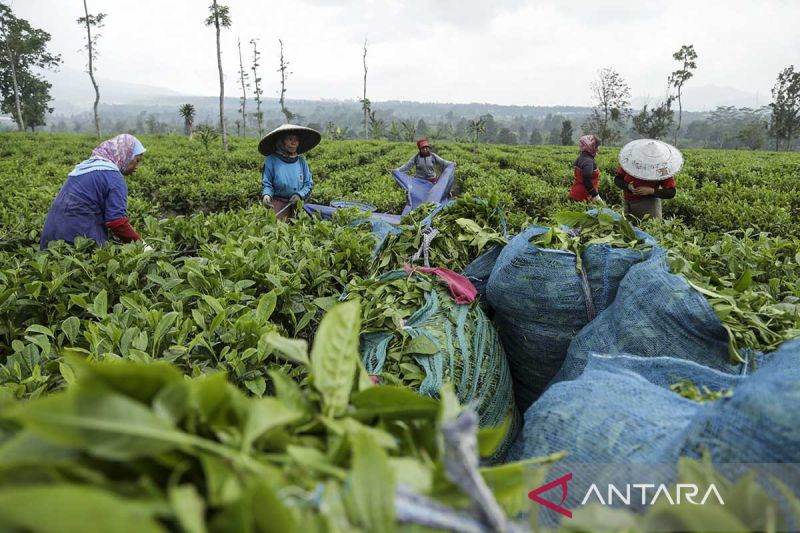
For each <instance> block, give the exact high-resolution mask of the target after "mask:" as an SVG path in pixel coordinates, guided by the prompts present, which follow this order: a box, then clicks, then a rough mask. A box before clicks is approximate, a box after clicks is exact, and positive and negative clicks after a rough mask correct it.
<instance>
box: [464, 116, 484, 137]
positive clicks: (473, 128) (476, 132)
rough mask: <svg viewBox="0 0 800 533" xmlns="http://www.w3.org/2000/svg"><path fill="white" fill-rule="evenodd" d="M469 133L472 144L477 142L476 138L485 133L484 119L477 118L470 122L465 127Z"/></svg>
mask: <svg viewBox="0 0 800 533" xmlns="http://www.w3.org/2000/svg"><path fill="white" fill-rule="evenodd" d="M467 127H468V129H469V132H470V133H471V134H472V142H474V143H476V142H478V137H479V136H481V135H483V134H484V133H486V119H485V118H483V117H479V118H478V119H476V120H470V121H469V125H468V126H467Z"/></svg>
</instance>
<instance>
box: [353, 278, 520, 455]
mask: <svg viewBox="0 0 800 533" xmlns="http://www.w3.org/2000/svg"><path fill="white" fill-rule="evenodd" d="M397 275H404V276H406V275H407V274H406V273H390V274H389V275H387V276H385V279H387V280H390V279H393V278H392V276H397ZM404 329H405V331H406V332H407V333H408V334H409V335H411V336H412V337H416V336H418V335H424V336H425V337H427V338H428V339H430V340H431V341H433V343H434V344H435V345H436V346H437V347H438V348H439V351H438V352H437V353H435V354H432V355H423V354H416V355H414V356H413V357H414V360H415V361H416V363H417V364H418V365H419V366H420V367H421V368H422V369H423V370H424V372H425V379H424V380H423V381H422V383H421V385H420V389H419V393H420V394H424V395H426V396H431V397H437V396H438V394H439V390H440V388H441V386H442V384H443V383H444V382H445V381H451V382H452V383H453V386H454V389H455V391H456V395H457V396H458V399H459V401H460V402H461V403H462V404H466V403H470V404H472V405H473V406H474V408H475V411H476V412H477V414H478V417H479V424H480V426H481V427H491V426H498V425H500V424H502V423H503V421H504V420H505V419H506V417H509V416H510V417H511V426H510V427H509V430H508V432H507V433H506V437H505V439H504V441H503V443H502V444H501V446H500V447H499V448H498V450H497V451H496V453H495V455H494V456H493V458H490V460H489V462H493V461H495V460H497V459H498V458H501V457H503V456H504V455H505V453H506V451H507V449H508V447H509V446H510V445H511V443H512V442H513V440H514V438H515V437H516V435H517V433H518V432H519V429H520V425H521V417H520V414H519V411H518V410H517V408H516V405H515V403H514V392H513V388H512V383H511V374H510V372H509V368H508V364H507V362H506V354H505V352H504V351H503V347H502V345H501V344H500V340H499V339H498V337H497V333H496V331H495V329H494V326H493V325H492V323H491V321H490V320H489V319H488V318H487V316H486V314H485V313H484V312H483V311H482V310H481V309H480V307H479V306H477V305H458V304H455V303H454V302H453V301H452V299H451V297H450V296H449V295H448V294H447V293H446V292H445V291H444V290H441V289H438V288H437V289H435V290H433V291H430V292H428V293H427V294H426V295H425V304H424V305H423V306H422V307H421V308H419V309H418V310H417V311H416V312H415V313H413V314H412V315H411V316H410V317H409V318H408V319H407V320H406V321H405V326H404ZM394 335H395V333H394V332H392V331H385V332H373V333H367V334H364V335H362V337H361V354H362V360H363V362H364V366H365V367H366V369H367V372H369V373H370V374H373V375H379V374H381V373H382V372H383V370H384V365H385V363H386V357H387V353H388V349H389V345H390V343H391V342H392V339H393V337H394Z"/></svg>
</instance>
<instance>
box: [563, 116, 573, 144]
mask: <svg viewBox="0 0 800 533" xmlns="http://www.w3.org/2000/svg"><path fill="white" fill-rule="evenodd" d="M571 144H572V121H571V120H564V121H562V122H561V145H562V146H569V145H571Z"/></svg>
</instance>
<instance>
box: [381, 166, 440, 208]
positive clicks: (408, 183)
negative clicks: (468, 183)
mask: <svg viewBox="0 0 800 533" xmlns="http://www.w3.org/2000/svg"><path fill="white" fill-rule="evenodd" d="M455 170H456V167H455V165H448V166H447V167H446V168H445V169H444V171H443V172H442V175H441V176H440V177H439V180H438V181H437V182H436V183H433V182H430V181H428V180H423V179H419V178H416V177H413V176H409V175H408V174H406V173H404V172H400V171H399V170H393V171H392V176H393V177H394V179H395V181H396V182H397V184H398V185H400V187H402V188H403V189H405V190H406V192H407V193H408V201H407V202H406V206H405V207H404V208H403V213H402V214H404V215H405V214H408V213H410V212H411V211H413V210H414V209H416V208H417V207H419V206H420V205H422V204H424V203H426V202H433V203H435V204H441V203H442V202H444V201H445V200H447V198H448V196H450V190H451V189H452V188H453V183H454V182H455Z"/></svg>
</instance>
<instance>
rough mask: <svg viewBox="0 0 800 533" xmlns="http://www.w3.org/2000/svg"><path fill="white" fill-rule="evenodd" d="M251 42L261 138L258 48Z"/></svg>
mask: <svg viewBox="0 0 800 533" xmlns="http://www.w3.org/2000/svg"><path fill="white" fill-rule="evenodd" d="M250 42H251V43H252V44H253V83H255V86H256V91H255V96H256V121H257V122H258V136H259V138H260V137H261V135H262V132H263V128H262V115H261V88H260V87H259V85H258V79H259V78H258V70H257V69H258V55H259V54H258V48H257V47H256V40H255V39H251V40H250Z"/></svg>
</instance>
